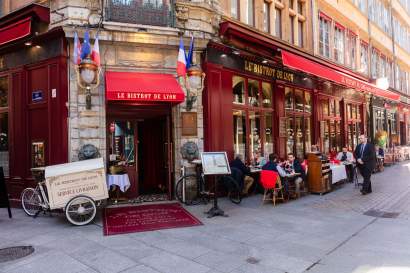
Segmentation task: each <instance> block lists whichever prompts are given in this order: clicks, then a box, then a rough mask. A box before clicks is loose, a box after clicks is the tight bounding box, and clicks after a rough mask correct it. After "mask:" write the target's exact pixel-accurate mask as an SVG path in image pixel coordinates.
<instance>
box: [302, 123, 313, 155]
mask: <svg viewBox="0 0 410 273" xmlns="http://www.w3.org/2000/svg"><path fill="white" fill-rule="evenodd" d="M304 125H305V131H304V135H305V151H306V153H309V152H310V148H311V146H312V139H311V131H310V118H305V124H304Z"/></svg>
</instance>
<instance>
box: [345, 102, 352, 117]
mask: <svg viewBox="0 0 410 273" xmlns="http://www.w3.org/2000/svg"><path fill="white" fill-rule="evenodd" d="M346 112H347V118H348V119H351V118H352V105H351V104H348V105H347V107H346Z"/></svg>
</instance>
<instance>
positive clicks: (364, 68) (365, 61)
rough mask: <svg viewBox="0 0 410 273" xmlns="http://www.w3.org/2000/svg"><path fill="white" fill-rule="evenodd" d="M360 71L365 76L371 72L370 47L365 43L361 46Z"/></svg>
mask: <svg viewBox="0 0 410 273" xmlns="http://www.w3.org/2000/svg"><path fill="white" fill-rule="evenodd" d="M359 71H360V72H361V73H363V74H365V75H367V74H368V71H369V47H368V45H367V44H365V43H361V44H360V69H359Z"/></svg>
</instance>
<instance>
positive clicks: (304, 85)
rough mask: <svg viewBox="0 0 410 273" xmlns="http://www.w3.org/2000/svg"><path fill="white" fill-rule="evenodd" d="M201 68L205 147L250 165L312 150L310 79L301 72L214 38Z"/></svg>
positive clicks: (311, 85) (312, 85) (312, 86)
mask: <svg viewBox="0 0 410 273" xmlns="http://www.w3.org/2000/svg"><path fill="white" fill-rule="evenodd" d="M205 67H206V71H207V72H206V73H207V88H206V91H205V93H204V124H205V149H206V150H208V151H217V150H223V151H227V152H228V155H229V158H230V159H232V158H233V157H234V155H235V154H242V155H244V157H245V159H246V161H247V162H248V163H249V164H256V162H255V161H256V160H257V159H258V158H259V157H262V156H263V157H265V158H267V156H268V155H269V154H270V153H278V154H279V155H281V156H282V157H284V156H285V155H286V153H289V152H292V153H295V154H296V155H298V156H300V157H303V155H304V154H305V153H306V152H308V151H310V147H311V128H312V122H313V120H312V109H313V105H312V90H313V89H314V83H313V81H312V80H310V79H309V78H307V76H306V75H305V74H303V73H297V72H294V71H291V70H289V69H284V68H283V67H282V66H281V65H280V63H275V62H274V61H269V62H268V61H266V60H264V59H262V58H261V57H260V56H257V55H252V54H250V53H249V52H245V51H239V50H237V49H234V48H232V47H229V46H227V45H224V44H219V43H212V42H211V43H210V44H208V48H207V50H206V54H205Z"/></svg>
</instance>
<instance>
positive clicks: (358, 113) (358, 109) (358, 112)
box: [356, 105, 362, 119]
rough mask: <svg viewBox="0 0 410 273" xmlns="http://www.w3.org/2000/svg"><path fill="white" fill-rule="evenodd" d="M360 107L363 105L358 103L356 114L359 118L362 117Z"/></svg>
mask: <svg viewBox="0 0 410 273" xmlns="http://www.w3.org/2000/svg"><path fill="white" fill-rule="evenodd" d="M360 109H361V107H360V106H359V105H358V106H357V109H356V116H357V119H361V116H362V115H361V114H360Z"/></svg>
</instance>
